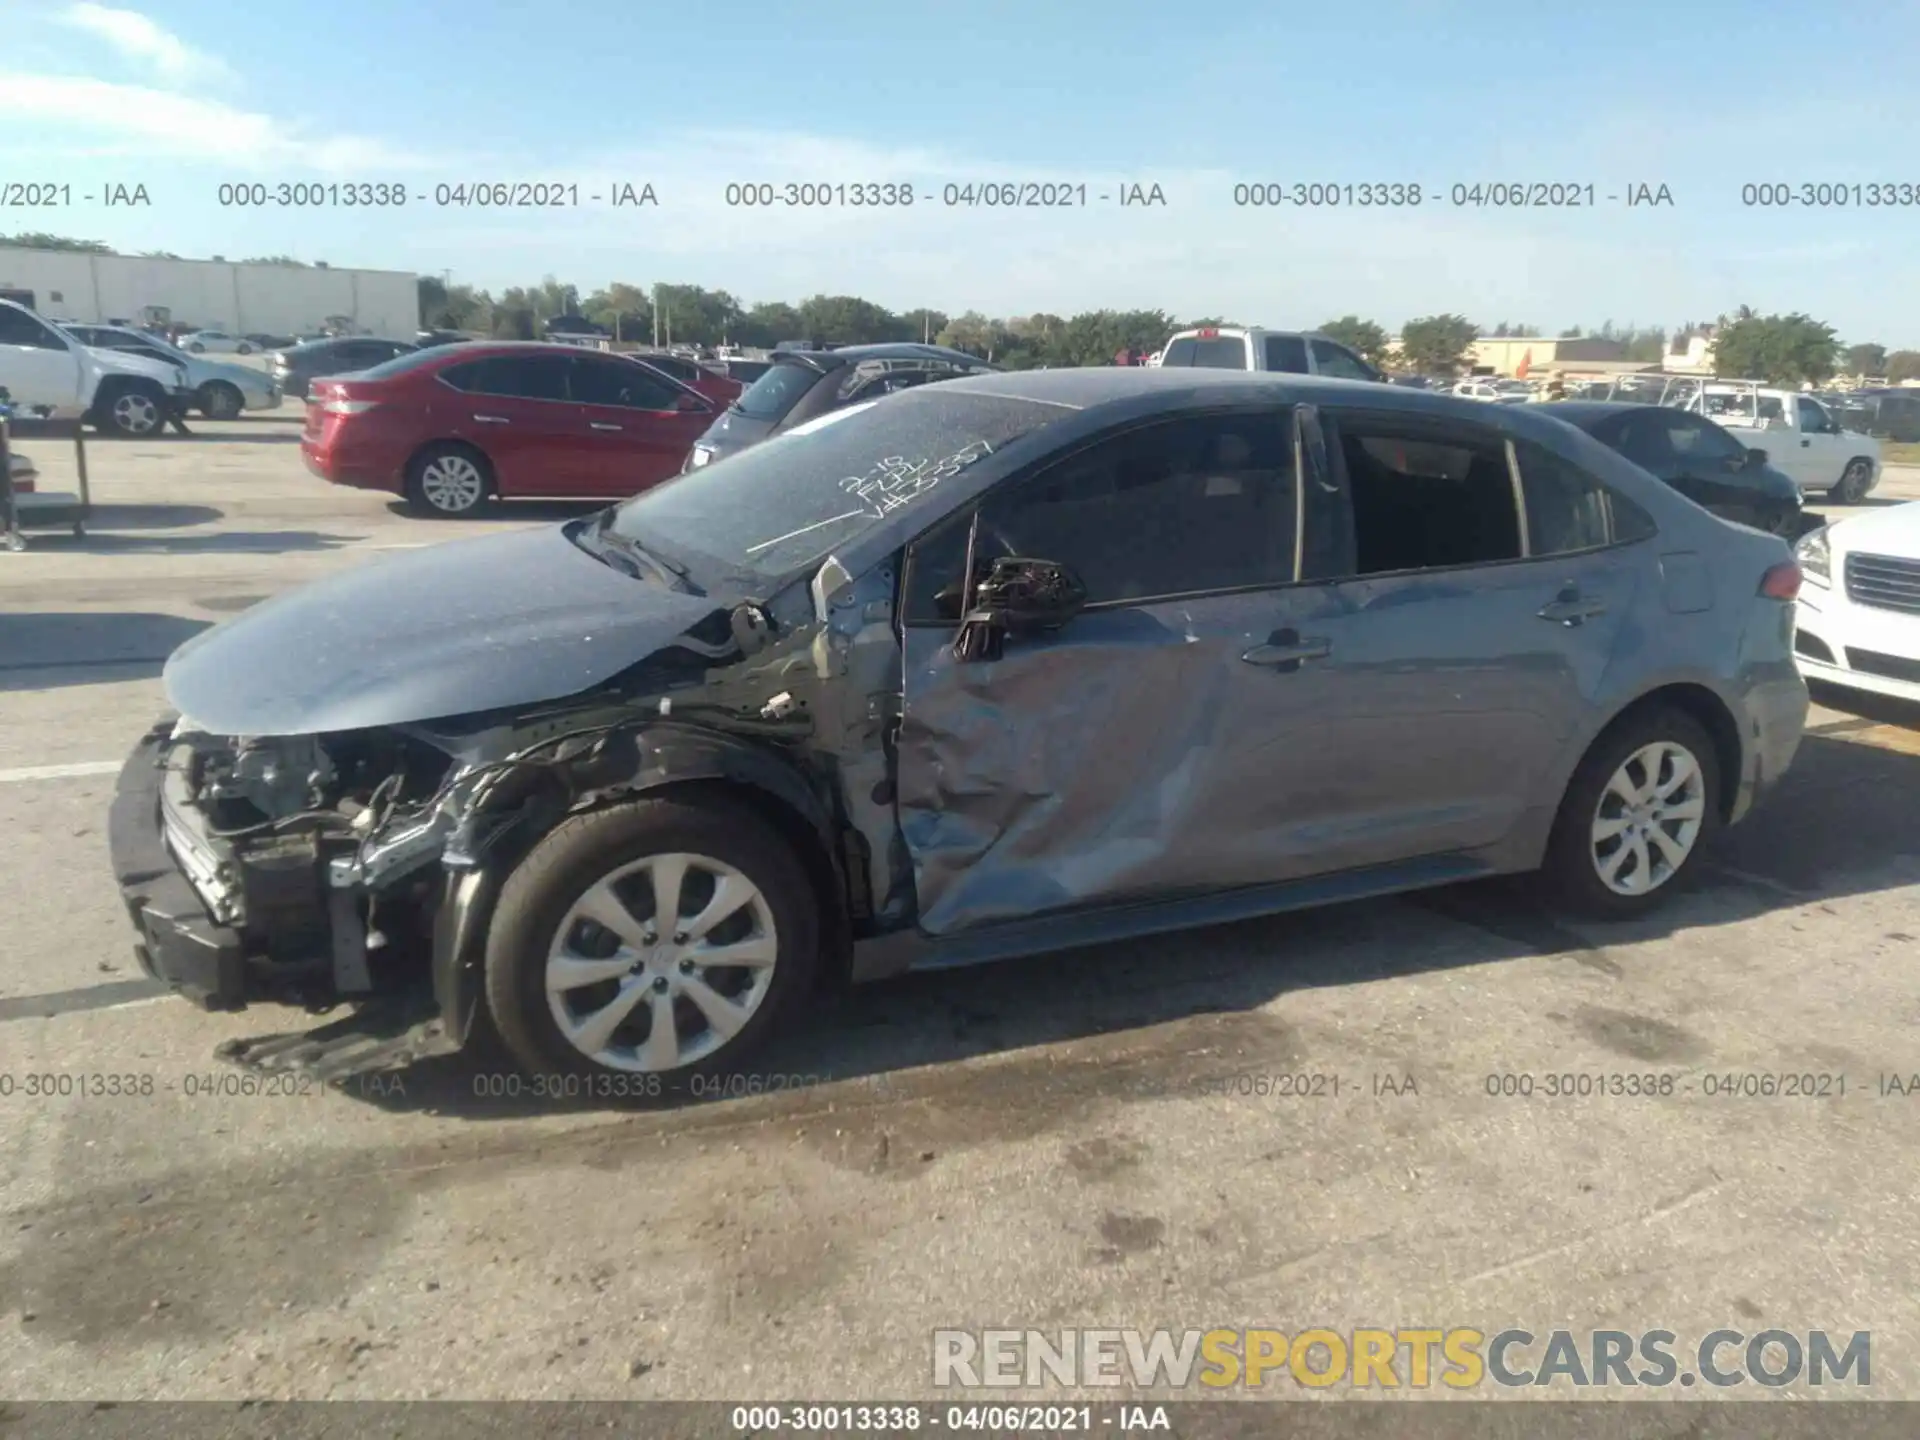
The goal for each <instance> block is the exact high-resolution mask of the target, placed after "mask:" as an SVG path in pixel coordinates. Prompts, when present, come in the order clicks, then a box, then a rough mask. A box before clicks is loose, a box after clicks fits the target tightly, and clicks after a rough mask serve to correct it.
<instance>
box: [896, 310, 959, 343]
mask: <svg viewBox="0 0 1920 1440" xmlns="http://www.w3.org/2000/svg"><path fill="white" fill-rule="evenodd" d="M900 328H901V329H902V330H905V331H906V332H907V338H908V339H909V340H931V339H932V338H933V337H934V336H936V335H938V334H939V333H940V332H941V331H942V330H944V329H946V328H947V316H946V314H945V312H943V311H940V310H908V311H906V312H905V313H904V314H902V315H901V317H900Z"/></svg>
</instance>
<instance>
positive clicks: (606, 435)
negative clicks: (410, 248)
mask: <svg viewBox="0 0 1920 1440" xmlns="http://www.w3.org/2000/svg"><path fill="white" fill-rule="evenodd" d="M720 408H721V407H720V405H719V404H718V403H717V402H715V401H713V400H710V399H708V398H706V397H705V396H702V395H700V394H698V393H696V392H695V391H693V390H691V389H689V388H688V387H686V386H684V385H681V384H679V383H678V382H677V381H674V380H672V379H670V378H669V377H667V376H666V375H664V374H662V373H660V372H659V371H657V370H652V369H649V368H647V367H644V366H641V365H636V364H634V363H633V362H632V361H630V360H625V359H622V358H620V357H618V356H614V355H606V354H601V353H599V352H596V351H589V350H581V349H578V348H576V347H573V346H569V345H542V344H530V343H521V344H503V345H445V346H437V347H435V348H433V349H429V350H418V351H414V352H413V353H411V354H408V355H403V356H401V357H399V358H398V359H395V360H390V361H388V362H387V363H386V364H384V365H377V366H375V367H374V368H373V369H371V370H366V371H363V372H361V373H360V374H358V375H343V376H336V377H334V378H332V379H327V380H316V381H315V382H314V383H313V389H312V393H311V394H310V396H309V397H308V401H307V426H306V432H305V434H303V435H302V436H301V439H300V454H301V456H302V458H303V459H305V461H306V463H307V468H308V469H309V470H311V471H313V473H314V474H316V475H318V476H320V477H321V478H322V479H324V480H330V481H332V482H333V483H334V484H336V485H352V486H355V487H357V488H359V489H364V490H391V491H394V492H395V493H397V494H400V495H404V496H405V497H406V499H407V501H408V503H409V505H410V506H411V508H412V509H414V510H415V511H416V512H419V513H421V514H428V515H471V514H473V513H474V512H475V511H477V510H479V509H480V508H481V507H482V506H484V505H485V504H486V503H487V502H488V501H489V500H493V499H518V498H520V497H523V496H524V497H538V498H543V499H561V498H566V499H576V498H578V499H596V500H598V499H608V500H618V499H624V498H626V497H627V496H630V495H634V494H637V493H638V492H639V491H642V490H645V489H647V488H648V487H649V486H652V485H657V484H659V483H660V482H661V481H662V480H667V479H671V478H672V477H673V476H675V475H678V474H679V473H680V469H681V465H682V462H684V461H685V459H686V456H687V451H688V450H689V449H691V448H692V446H693V442H694V441H695V440H697V439H698V438H699V437H700V435H701V433H702V432H703V431H704V430H705V429H706V428H707V426H708V425H709V424H711V423H712V420H713V417H714V415H715V413H716V412H717V411H718V410H719V409H720Z"/></svg>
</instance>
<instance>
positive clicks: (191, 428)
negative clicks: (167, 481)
mask: <svg viewBox="0 0 1920 1440" xmlns="http://www.w3.org/2000/svg"><path fill="white" fill-rule="evenodd" d="M220 423H223V424H232V423H234V422H232V421H224V422H220ZM139 443H140V444H142V445H188V444H201V443H208V444H214V445H298V444H299V443H300V431H298V430H277V431H260V432H258V433H256V434H252V435H236V434H234V433H233V432H232V431H230V430H209V429H207V428H206V427H205V425H204V424H201V425H195V424H194V423H193V422H192V421H189V422H188V424H187V433H186V434H184V435H182V434H181V433H180V432H179V431H178V430H169V431H167V432H166V433H165V434H163V435H143V436H141V437H140V441H139Z"/></svg>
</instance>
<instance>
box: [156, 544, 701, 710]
mask: <svg viewBox="0 0 1920 1440" xmlns="http://www.w3.org/2000/svg"><path fill="white" fill-rule="evenodd" d="M719 608H722V607H721V605H720V604H719V603H718V602H716V601H714V600H711V599H708V598H705V597H702V596H696V595H688V594H685V593H683V592H681V591H676V590H669V589H666V588H665V587H663V586H660V585H656V584H653V583H651V582H649V581H645V580H636V579H634V578H633V577H631V576H629V575H626V574H623V573H621V572H620V571H617V570H613V569H610V568H608V567H607V566H605V565H603V564H601V563H600V562H599V561H598V560H595V559H594V558H593V557H592V556H590V555H588V554H586V553H585V552H584V551H582V550H581V549H580V548H579V547H578V546H576V545H575V544H574V543H573V542H572V541H571V540H570V539H568V538H567V535H566V533H565V532H564V530H563V529H562V527H560V526H557V525H556V526H543V527H540V528H538V529H533V530H518V531H512V532H509V533H507V534H502V535H490V536H486V537H484V538H482V539H478V540H459V541H453V542H450V543H447V544H443V545H434V546H431V547H429V548H427V549H424V550H415V551H410V552H407V553H406V554H403V555H398V556H392V557H388V558H385V559H381V560H376V561H373V562H372V563H370V564H366V565H362V566H359V567H357V568H355V569H353V570H349V571H346V572H345V573H343V574H339V575H333V576H329V577H328V578H326V579H324V580H320V581H317V582H315V583H314V584H311V585H305V586H302V587H300V588H299V589H296V590H290V591H287V592H285V593H284V594H281V595H278V596H276V597H274V598H273V599H271V600H267V601H264V602H262V603H261V604H259V605H256V606H255V607H254V608H253V609H251V610H248V611H246V612H244V613H243V614H240V615H237V616H235V617H234V618H233V619H231V620H228V621H227V622H225V623H224V624H221V625H218V626H215V627H214V628H213V629H211V630H207V631H204V632H203V633H201V634H199V635H196V636H195V637H194V638H193V639H191V640H189V641H188V642H187V643H186V644H184V645H182V646H181V647H180V648H179V649H178V650H176V651H174V652H173V656H172V658H171V659H169V660H168V661H167V665H166V670H165V672H164V673H165V680H166V687H167V698H168V699H169V700H170V701H171V702H172V704H173V705H174V706H175V708H177V709H178V710H179V711H180V712H181V713H182V714H184V715H186V716H187V717H188V718H189V719H190V720H191V721H192V723H193V724H195V725H196V726H198V727H199V728H201V729H203V730H206V731H208V732H209V733H212V734H217V735H308V734H326V733H333V732H339V731H347V730H362V729H367V728H369V727H372V726H380V725H402V724H407V723H410V722H415V721H422V720H434V719H441V718H445V717H449V716H457V715H468V714H474V713H477V712H480V711H487V710H498V709H506V708H510V707H513V706H520V705H532V704H537V703H539V702H541V701H546V700H558V699H562V698H564V697H566V696H569V695H573V694H577V693H579V692H580V691H582V690H586V689H589V688H591V687H593V686H595V685H598V684H599V683H601V682H602V681H604V680H607V679H610V678H611V677H613V676H615V675H617V674H619V673H620V672H621V671H623V670H625V669H627V668H629V667H630V666H632V665H634V664H637V663H638V662H640V661H642V660H645V659H646V658H647V657H649V656H650V655H652V654H654V653H655V652H656V651H658V650H660V649H662V648H664V647H666V646H669V645H671V644H672V643H673V642H674V641H675V640H676V639H677V638H678V637H680V636H681V635H683V634H684V633H685V632H686V631H687V629H688V628H689V627H690V626H693V625H697V624H698V623H699V622H700V621H701V620H703V619H706V618H707V617H708V616H710V615H711V614H712V613H713V612H714V611H715V610H716V609H719Z"/></svg>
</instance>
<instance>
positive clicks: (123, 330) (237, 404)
mask: <svg viewBox="0 0 1920 1440" xmlns="http://www.w3.org/2000/svg"><path fill="white" fill-rule="evenodd" d="M60 328H61V329H63V330H65V331H66V332H67V333H68V334H69V335H71V336H73V337H74V338H75V339H76V340H78V341H79V342H80V343H81V344H82V345H91V346H92V347H93V348H94V349H96V350H113V351H116V352H118V353H119V354H122V355H144V356H146V357H147V358H148V359H150V360H160V361H164V362H165V363H167V364H169V365H177V366H179V367H180V368H181V369H182V370H184V371H186V372H187V384H188V386H189V387H191V388H192V390H193V405H194V408H195V409H196V410H198V411H199V412H200V413H201V414H202V415H204V416H206V417H207V418H208V419H209V420H231V419H233V418H234V417H235V416H237V415H239V414H240V412H241V411H243V410H273V409H277V408H278V407H279V405H280V401H281V398H282V397H281V394H280V387H279V386H278V385H276V384H274V382H273V377H272V376H270V375H268V374H267V372H266V371H264V370H260V369H256V368H255V367H254V366H252V365H230V364H223V363H221V362H220V361H218V360H206V359H202V358H201V357H200V356H198V355H189V354H188V353H187V352H186V351H184V350H177V349H175V348H174V347H173V346H171V345H169V344H168V343H167V342H166V341H164V340H162V339H160V337H159V336H157V335H149V334H147V333H146V332H145V331H143V330H129V329H128V328H127V327H126V326H124V325H62V326H61V327H60Z"/></svg>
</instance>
